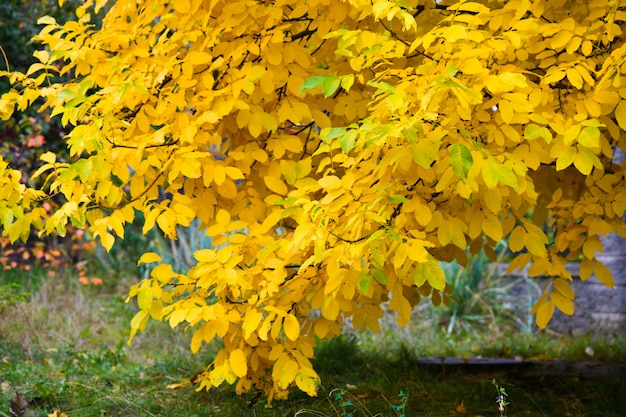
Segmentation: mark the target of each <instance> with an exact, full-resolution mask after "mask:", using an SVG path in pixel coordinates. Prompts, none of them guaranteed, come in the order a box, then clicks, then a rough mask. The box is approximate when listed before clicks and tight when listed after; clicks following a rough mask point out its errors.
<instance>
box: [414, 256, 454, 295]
mask: <svg viewBox="0 0 626 417" xmlns="http://www.w3.org/2000/svg"><path fill="white" fill-rule="evenodd" d="M413 280H414V282H415V285H417V286H418V287H421V286H422V285H424V283H425V282H426V281H428V284H429V285H430V286H431V287H432V288H434V289H436V290H439V291H443V290H444V289H445V287H446V276H445V274H444V272H443V269H441V265H440V264H439V262H437V260H436V259H434V258H432V257H431V259H429V261H428V262H418V263H416V264H415V272H414V273H413Z"/></svg>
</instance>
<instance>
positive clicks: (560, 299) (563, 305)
mask: <svg viewBox="0 0 626 417" xmlns="http://www.w3.org/2000/svg"><path fill="white" fill-rule="evenodd" d="M550 299H551V300H552V302H553V303H554V304H555V306H556V307H557V308H558V309H559V310H561V311H562V312H563V313H565V314H567V315H569V316H571V315H572V314H574V302H573V301H572V300H571V299H569V298H567V297H565V296H564V295H563V294H561V293H560V292H556V291H553V292H551V293H550Z"/></svg>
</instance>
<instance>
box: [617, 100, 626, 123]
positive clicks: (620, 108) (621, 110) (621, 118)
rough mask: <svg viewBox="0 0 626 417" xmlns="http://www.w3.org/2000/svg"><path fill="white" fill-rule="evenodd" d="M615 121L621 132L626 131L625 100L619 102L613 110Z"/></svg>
mask: <svg viewBox="0 0 626 417" xmlns="http://www.w3.org/2000/svg"><path fill="white" fill-rule="evenodd" d="M615 119H616V120H617V124H618V125H619V127H620V128H621V129H622V130H626V99H622V100H620V102H619V103H617V107H616V108H615Z"/></svg>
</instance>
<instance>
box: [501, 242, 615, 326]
mask: <svg viewBox="0 0 626 417" xmlns="http://www.w3.org/2000/svg"><path fill="white" fill-rule="evenodd" d="M605 247H606V251H605V253H604V254H603V255H598V256H597V258H598V259H599V260H601V261H602V262H604V264H605V265H606V266H607V267H609V269H611V271H612V272H613V278H614V279H615V288H614V289H610V288H607V287H605V286H604V285H603V284H601V283H600V282H599V281H598V280H597V279H596V278H595V277H594V276H591V277H590V278H589V279H588V280H587V281H585V282H583V281H581V280H580V279H579V278H578V264H574V263H573V264H569V265H568V266H567V267H568V268H567V269H568V270H569V271H570V272H571V273H572V275H573V276H574V281H573V283H572V287H573V288H574V291H575V292H576V299H575V301H574V310H575V311H574V315H573V316H568V315H565V314H563V313H561V312H560V311H558V309H557V310H555V313H554V317H553V319H552V321H551V322H550V324H549V325H548V328H549V329H550V330H554V331H557V332H561V333H568V334H573V335H582V334H589V333H592V334H601V335H621V336H625V337H626V254H622V255H620V254H611V253H609V252H610V251H609V249H610V245H608V244H607V243H605ZM507 266H508V265H505V264H502V265H499V266H498V272H499V276H501V277H504V279H506V280H507V281H509V280H514V281H517V283H516V285H515V289H514V290H513V291H512V294H511V295H512V296H514V297H524V296H526V294H528V293H529V291H530V292H531V293H534V294H535V295H536V294H537V287H538V288H539V289H542V288H543V287H544V286H545V285H546V283H547V281H548V280H547V279H546V278H541V277H538V278H531V279H529V280H527V279H524V278H525V277H526V275H525V273H524V271H520V270H516V271H513V272H511V273H508V274H507V273H506V268H507ZM529 286H532V288H529Z"/></svg>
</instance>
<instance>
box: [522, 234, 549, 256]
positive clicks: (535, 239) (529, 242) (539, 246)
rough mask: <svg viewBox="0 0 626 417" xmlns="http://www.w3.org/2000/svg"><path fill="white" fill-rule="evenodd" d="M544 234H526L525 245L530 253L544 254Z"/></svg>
mask: <svg viewBox="0 0 626 417" xmlns="http://www.w3.org/2000/svg"><path fill="white" fill-rule="evenodd" d="M544 237H545V235H544V236H540V235H537V234H535V233H528V234H526V243H525V246H526V248H527V249H528V251H529V252H530V253H532V254H533V255H537V256H539V257H542V258H543V257H545V256H546V245H545V241H544Z"/></svg>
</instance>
